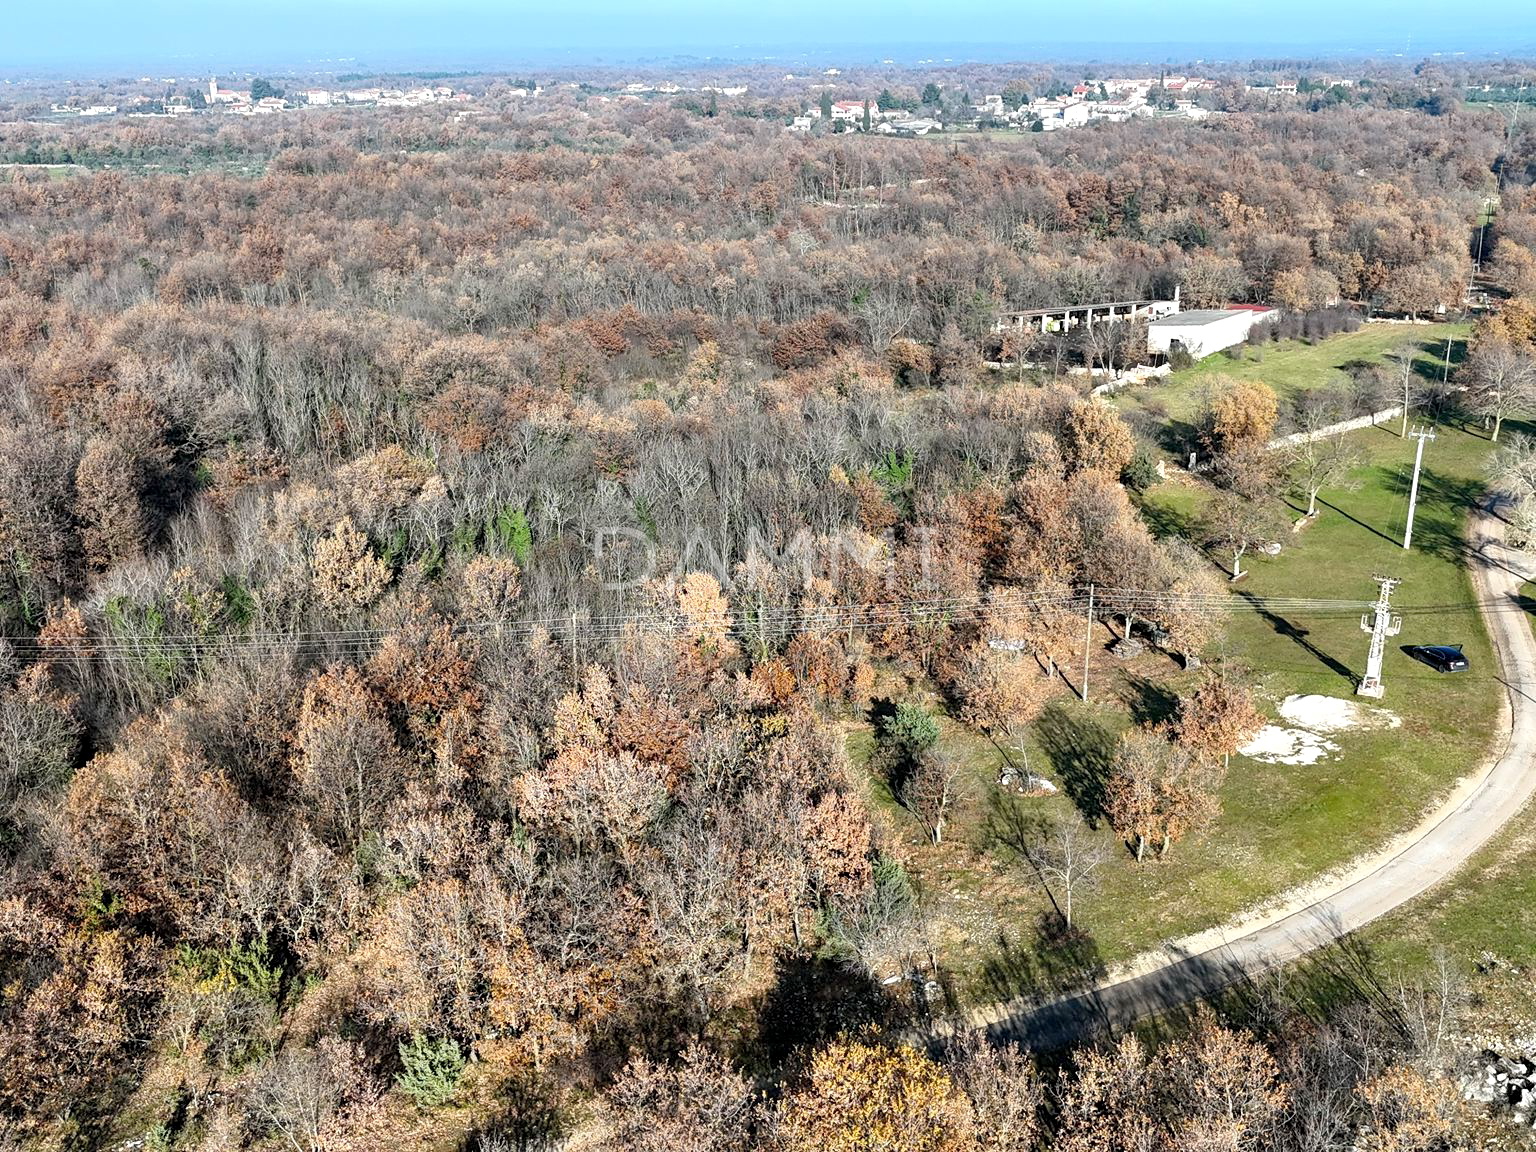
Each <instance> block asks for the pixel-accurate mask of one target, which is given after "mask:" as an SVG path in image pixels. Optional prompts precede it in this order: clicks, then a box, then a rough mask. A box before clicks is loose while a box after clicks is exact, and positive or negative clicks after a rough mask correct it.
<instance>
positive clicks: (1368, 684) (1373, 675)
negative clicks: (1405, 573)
mask: <svg viewBox="0 0 1536 1152" xmlns="http://www.w3.org/2000/svg"><path fill="white" fill-rule="evenodd" d="M1373 579H1374V580H1375V581H1376V583H1377V584H1378V585H1379V586H1380V587H1381V594H1380V595H1379V596H1378V597H1377V598H1376V606H1375V607H1374V608H1372V609H1371V611H1370V612H1368V613H1366V614H1364V615H1362V616H1361V617H1360V629H1361V631H1363V632H1369V633H1370V634H1371V652H1370V655H1369V656H1367V657H1366V661H1365V675H1364V676H1363V677H1361V678H1360V686H1359V687H1358V688H1356V689H1355V695H1357V696H1371V697H1374V698H1375V699H1377V700H1380V699H1381V697H1382V695H1383V694H1384V692H1385V689H1384V688H1383V687H1382V685H1381V661H1382V657H1384V656H1385V655H1386V652H1387V637H1388V636H1396V635H1397V634H1398V633H1399V632H1401V631H1402V630H1403V618H1402V617H1401V616H1393V615H1392V604H1391V598H1392V589H1394V588H1396V587H1397V586H1398V585H1399V584H1401V583H1402V581H1401V580H1399V579H1397V578H1396V577H1394V576H1376V577H1373Z"/></svg>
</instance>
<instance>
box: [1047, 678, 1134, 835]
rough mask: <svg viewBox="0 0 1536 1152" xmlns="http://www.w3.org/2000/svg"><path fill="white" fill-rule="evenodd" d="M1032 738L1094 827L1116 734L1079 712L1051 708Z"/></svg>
mask: <svg viewBox="0 0 1536 1152" xmlns="http://www.w3.org/2000/svg"><path fill="white" fill-rule="evenodd" d="M1035 736H1036V738H1037V739H1038V740H1039V741H1040V746H1041V747H1042V748H1044V749H1045V754H1046V755H1047V756H1048V757H1050V761H1051V765H1052V767H1054V768H1055V769H1056V778H1057V779H1058V780H1060V781H1061V783H1062V787H1063V788H1064V789H1065V790H1066V793H1067V795H1068V796H1069V797H1071V799H1072V803H1074V804H1076V805H1077V810H1078V811H1079V812H1081V813H1082V814H1083V819H1085V820H1087V821H1088V822H1089V823H1091V824H1095V825H1097V823H1098V820H1099V818H1100V817H1101V816H1103V815H1104V788H1105V785H1106V784H1107V783H1108V781H1109V774H1110V769H1111V768H1112V766H1113V765H1114V760H1115V747H1116V745H1117V744H1118V739H1117V738H1116V735H1115V733H1114V732H1113V731H1111V730H1110V729H1109V728H1108V727H1106V726H1105V725H1103V724H1101V723H1100V722H1099V721H1098V720H1096V719H1094V718H1093V717H1092V716H1090V715H1085V714H1084V713H1083V712H1082V711H1081V710H1080V709H1073V708H1068V707H1066V706H1064V705H1061V704H1053V705H1052V706H1051V707H1049V708H1047V709H1046V710H1045V711H1044V712H1043V713H1041V716H1040V719H1039V720H1038V721H1036V723H1035Z"/></svg>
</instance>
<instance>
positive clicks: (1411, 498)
mask: <svg viewBox="0 0 1536 1152" xmlns="http://www.w3.org/2000/svg"><path fill="white" fill-rule="evenodd" d="M1408 435H1410V436H1412V437H1413V438H1414V439H1415V440H1417V441H1418V442H1419V446H1418V448H1416V449H1415V450H1414V453H1413V484H1412V486H1411V487H1410V488H1409V489H1408V526H1407V527H1406V528H1404V529H1403V551H1405V552H1406V551H1408V549H1409V548H1411V547H1412V546H1413V509H1414V505H1415V504H1416V503H1417V502H1418V499H1419V465H1421V464H1423V463H1424V441H1426V440H1433V439H1434V438H1435V430H1434V429H1433V428H1415V429H1414V430H1413V431H1412V432H1410V433H1408Z"/></svg>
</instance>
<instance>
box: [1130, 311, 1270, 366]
mask: <svg viewBox="0 0 1536 1152" xmlns="http://www.w3.org/2000/svg"><path fill="white" fill-rule="evenodd" d="M1279 315H1280V313H1279V311H1277V310H1276V309H1274V308H1195V309H1192V310H1191V311H1189V312H1176V313H1174V314H1173V315H1172V316H1161V317H1159V318H1158V319H1156V320H1153V321H1151V322H1150V323H1148V325H1147V351H1148V352H1151V353H1153V354H1154V355H1163V356H1166V355H1168V353H1169V351H1170V350H1171V349H1172V348H1173V346H1174V345H1175V344H1177V345H1178V346H1179V347H1181V348H1183V349H1184V351H1186V352H1188V353H1189V354H1190V355H1191V356H1193V357H1194V358H1195V359H1196V360H1200V359H1203V358H1204V357H1206V356H1209V355H1211V354H1212V353H1215V352H1220V351H1221V350H1222V349H1223V348H1232V347H1235V346H1236V345H1238V344H1241V343H1242V342H1243V341H1244V340H1246V339H1248V333H1249V332H1251V331H1253V327H1254V325H1255V324H1268V323H1269V322H1270V321H1272V320H1275V319H1277V318H1278V317H1279Z"/></svg>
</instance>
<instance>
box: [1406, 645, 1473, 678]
mask: <svg viewBox="0 0 1536 1152" xmlns="http://www.w3.org/2000/svg"><path fill="white" fill-rule="evenodd" d="M1408 655H1410V656H1412V657H1413V658H1414V659H1415V660H1417V661H1419V662H1420V663H1421V664H1428V665H1429V666H1430V667H1431V668H1433V669H1434V670H1435V671H1437V672H1465V671H1466V670H1467V658H1466V657H1465V656H1463V655H1462V654H1461V646H1460V645H1459V644H1458V645H1455V646H1452V645H1450V644H1416V645H1414V646H1413V647H1411V648H1409V649H1408Z"/></svg>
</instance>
